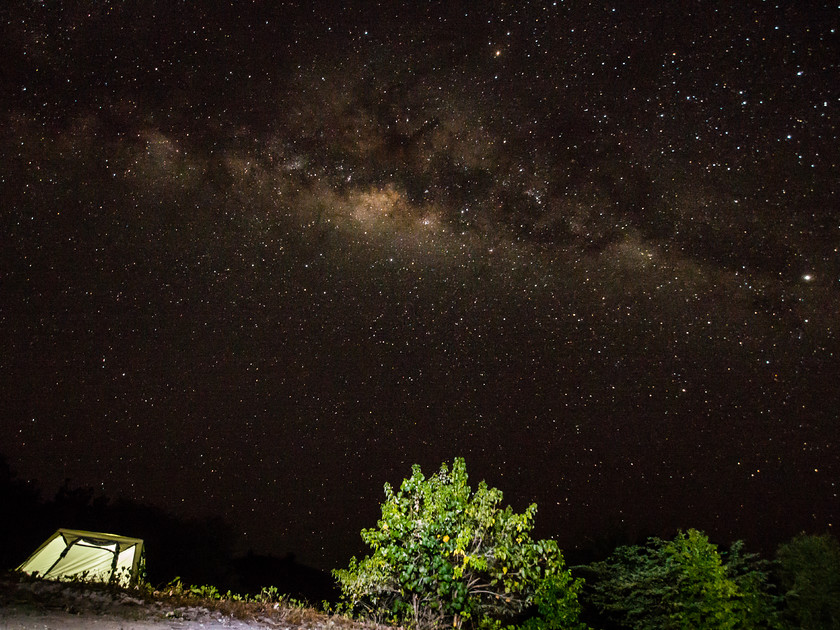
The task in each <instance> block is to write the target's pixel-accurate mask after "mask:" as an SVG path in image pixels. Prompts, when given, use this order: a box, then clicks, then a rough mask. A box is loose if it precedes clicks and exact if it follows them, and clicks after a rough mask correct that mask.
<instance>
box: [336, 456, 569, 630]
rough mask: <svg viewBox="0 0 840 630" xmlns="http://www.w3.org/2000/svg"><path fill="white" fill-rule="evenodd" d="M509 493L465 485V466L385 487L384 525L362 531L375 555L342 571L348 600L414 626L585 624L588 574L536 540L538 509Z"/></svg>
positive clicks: (416, 473)
mask: <svg viewBox="0 0 840 630" xmlns="http://www.w3.org/2000/svg"><path fill="white" fill-rule="evenodd" d="M501 503H502V492H501V491H500V490H498V489H496V488H489V487H488V486H487V484H486V483H484V482H483V481H482V482H481V483H480V484H479V486H478V488H477V489H476V491H475V492H472V490H471V489H470V487H469V486H468V485H467V471H466V464H465V463H464V460H463V459H456V460H455V461H454V462H453V464H452V469H451V470H449V469H448V467H447V466H446V465H445V464H444V465H443V466H441V469H440V471H439V472H438V473H437V474H436V475H434V476H432V477H430V478H429V479H426V478H425V477H424V476H423V473H422V472H421V470H420V467H419V466H416V465H415V466H414V467H413V468H412V475H411V477H410V478H408V479H405V480H404V481H403V483H402V485H401V486H400V489H399V491H397V492H394V490H393V489H392V488H391V486H390V485H388V484H386V485H385V503H384V504H383V505H382V518H381V519H380V520H379V522H378V524H377V527H375V528H372V529H365V530H362V539H363V540H364V541H365V543H366V544H367V545H368V546H370V548H371V550H372V553H371V554H370V555H369V556H367V557H365V558H363V559H362V560H357V559H356V558H353V559H352V560H351V561H350V566H349V567H348V568H347V569H344V570H339V571H335V572H334V574H335V576H336V578H337V579H338V581H339V584H340V585H341V589H342V593H343V598H344V601H345V602H346V603H347V604H348V605H349V606H351V607H352V608H353V609H354V610H357V611H360V612H362V613H363V614H365V615H366V616H368V617H370V618H373V619H375V620H377V621H389V622H393V623H399V624H404V625H408V626H412V627H415V628H423V629H425V628H442V627H455V628H460V627H462V626H470V627H475V628H484V629H488V630H492V629H496V630H499V629H501V628H504V627H512V626H519V627H521V628H525V629H527V630H538V629H543V628H544V629H546V630H552V629H561V628H562V629H567V628H569V629H570V628H584V627H585V626H583V624H581V623H580V622H579V621H578V615H579V605H578V600H577V593H578V591H579V589H580V586H581V582H580V580H575V579H573V578H572V576H571V574H570V572H569V571H568V569H566V568H565V562H564V559H563V555H562V553H561V552H560V549H559V548H558V547H557V543H555V542H554V541H552V540H533V539H532V538H531V535H530V532H531V529H532V527H533V521H534V514H535V513H536V510H537V507H536V505H531V506H530V507H528V509H526V510H525V512H524V513H522V514H515V513H514V512H513V510H512V509H511V508H510V507H509V506H508V507H506V508H502V507H501Z"/></svg>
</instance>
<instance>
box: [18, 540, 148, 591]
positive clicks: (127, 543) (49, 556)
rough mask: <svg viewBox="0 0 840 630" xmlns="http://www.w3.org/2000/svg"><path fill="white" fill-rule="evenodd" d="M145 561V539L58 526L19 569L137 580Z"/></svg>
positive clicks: (47, 575) (49, 575)
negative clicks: (59, 527)
mask: <svg viewBox="0 0 840 630" xmlns="http://www.w3.org/2000/svg"><path fill="white" fill-rule="evenodd" d="M142 563H143V541H142V540H141V539H139V538H126V537H125V536H116V535H114V534H101V533H99V532H85V531H81V530H77V529H59V530H58V531H57V532H56V533H55V534H53V535H52V536H50V537H49V538H48V539H47V540H46V542H45V543H44V544H43V545H41V546H40V547H38V549H36V550H35V553H33V554H32V555H31V556H29V558H28V559H27V560H26V562H24V563H23V564H22V565H20V566H19V567H18V571H21V572H23V573H28V574H31V575H35V574H37V575H38V577H41V578H44V579H47V580H74V579H79V580H84V581H88V582H115V583H117V584H120V585H121V586H128V585H129V584H133V583H135V582H137V578H138V577H139V575H140V570H141V567H142Z"/></svg>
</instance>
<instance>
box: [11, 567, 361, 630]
mask: <svg viewBox="0 0 840 630" xmlns="http://www.w3.org/2000/svg"><path fill="white" fill-rule="evenodd" d="M0 628H3V629H4V630H36V629H37V630H82V629H85V630H86V629H88V628H95V629H96V630H147V629H148V630H161V629H163V628H171V629H178V630H198V629H203V630H213V629H220V628H226V629H231V628H233V629H236V630H245V629H246V628H247V629H263V628H272V629H276V628H283V629H286V630H289V629H292V628H300V629H302V630H303V629H306V630H331V629H334V630H339V629H340V628H343V629H345V630H349V629H350V628H359V629H361V628H363V626H362V625H361V624H356V623H354V622H352V621H350V620H348V619H346V618H344V617H339V616H330V615H326V614H323V613H320V612H317V611H315V610H312V609H308V608H302V607H299V606H288V605H284V604H283V603H277V602H275V603H248V604H245V603H242V602H232V601H224V600H221V601H220V600H202V599H198V598H191V597H185V596H183V595H181V594H173V593H167V592H158V591H155V592H144V591H123V590H116V589H108V588H102V587H98V586H92V585H80V584H62V583H57V582H48V581H40V580H24V579H19V578H18V576H16V575H2V576H0Z"/></svg>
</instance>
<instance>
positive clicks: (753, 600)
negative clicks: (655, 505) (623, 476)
mask: <svg viewBox="0 0 840 630" xmlns="http://www.w3.org/2000/svg"><path fill="white" fill-rule="evenodd" d="M732 550H733V552H734V553H733V552H731V553H730V555H731V560H732V563H728V562H724V560H723V558H722V557H721V554H720V553H719V552H718V550H717V547H716V546H715V545H713V544H712V543H710V542H709V539H708V538H707V537H706V536H705V535H704V534H702V533H701V532H698V531H697V530H693V529H691V530H688V532H680V533H679V534H678V535H677V536H676V537H675V538H674V540H672V541H664V540H661V539H659V538H651V539H649V540H648V543H647V544H646V545H644V546H631V547H619V548H618V549H616V550H615V552H613V554H612V555H611V556H610V557H609V558H607V559H606V560H604V561H602V562H597V563H594V564H592V565H590V566H589V567H584V568H583V571H584V573H585V574H586V575H587V577H588V579H587V583H588V584H587V590H586V592H585V593H584V596H583V599H584V601H585V602H586V603H588V604H589V605H590V606H591V607H593V608H595V609H596V610H598V611H599V613H600V614H601V615H602V616H603V617H604V618H605V620H606V621H609V622H611V623H613V624H617V625H618V626H619V627H626V628H634V629H638V630H661V629H668V630H670V629H689V628H716V629H733V630H734V629H741V628H744V629H747V628H778V627H779V623H778V619H777V609H776V606H775V603H776V601H775V599H774V598H773V597H772V596H771V591H770V586H769V582H768V579H767V573H766V571H765V570H764V566H765V564H764V563H761V562H760V561H758V560H757V557H756V556H754V555H752V554H744V553H743V545H742V544H741V543H736V544H735V545H733V547H732Z"/></svg>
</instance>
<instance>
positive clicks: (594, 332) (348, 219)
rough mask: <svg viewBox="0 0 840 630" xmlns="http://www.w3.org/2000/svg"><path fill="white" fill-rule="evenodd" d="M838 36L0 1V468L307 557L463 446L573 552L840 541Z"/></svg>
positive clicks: (778, 11)
mask: <svg viewBox="0 0 840 630" xmlns="http://www.w3.org/2000/svg"><path fill="white" fill-rule="evenodd" d="M838 25H840V6H838V5H837V3H836V2H832V3H828V2H818V1H811V2H805V1H802V2H792V1H791V2H772V1H769V2H758V1H745V2H737V3H734V2H722V1H721V2H715V1H697V0H687V1H685V2H677V1H665V0H660V1H658V2H633V3H618V2H616V3H613V4H610V3H600V2H583V1H579V2H578V1H573V0H566V1H561V0H558V1H557V2H552V1H546V2H526V1H524V0H523V1H516V2H514V1H511V2H494V3H489V2H481V1H477V2H463V3H462V2H457V1H455V0H448V1H446V2H436V1H430V2H424V1H421V0H417V1H412V2H404V3H396V2H380V3H375V2H361V1H359V0H355V1H353V0H350V1H345V2H327V1H326V0H322V1H314V2H313V1H300V2H279V1H278V2H269V1H257V0H255V1H245V0H242V1H240V2H231V3H230V4H229V5H225V4H224V3H222V2H204V3H202V2H198V3H192V2H182V1H178V0H142V1H140V0H137V1H134V0H128V1H125V2H118V1H109V0H84V1H81V2H71V3H64V2H58V1H55V0H41V1H35V0H7V1H5V2H3V3H2V8H0V28H2V33H1V34H0V58H1V59H2V61H0V119H1V120H0V200H2V213H1V214H0V220H2V225H0V228H2V234H3V237H2V238H3V244H2V248H0V374H2V377H0V400H2V401H3V402H2V412H0V452H2V453H3V454H4V455H5V456H6V457H7V459H8V461H9V463H10V465H11V466H12V468H14V469H15V470H16V471H17V473H18V475H19V476H20V477H22V478H26V479H38V480H39V481H40V482H41V485H42V487H43V488H44V490H45V492H46V493H47V494H48V495H49V493H50V492H54V491H55V490H56V489H57V488H58V486H59V485H60V484H61V483H62V482H63V480H65V479H68V478H69V479H70V480H71V484H72V485H73V486H76V487H84V486H90V487H93V488H95V489H96V491H97V492H99V493H101V494H103V495H105V496H107V497H111V498H116V497H126V498H129V499H132V500H135V501H139V502H144V503H148V504H153V505H156V506H160V507H163V508H165V509H167V510H170V511H172V512H173V513H174V514H176V515H178V516H182V517H204V516H209V515H219V516H222V517H223V518H224V519H226V520H227V521H228V522H230V523H231V524H232V525H233V526H234V527H235V529H236V531H237V532H240V533H241V539H240V540H239V542H238V543H237V544H238V547H239V548H240V549H242V550H245V549H248V548H253V549H255V550H257V551H259V552H265V553H274V554H284V553H286V552H288V551H292V552H295V553H296V554H297V557H298V559H299V560H300V561H302V562H306V563H309V564H312V565H314V566H318V567H321V568H336V567H340V566H346V563H347V561H348V560H349V557H350V555H352V554H358V553H359V552H362V551H364V548H363V546H362V543H361V540H360V538H359V530H360V529H361V528H362V527H368V526H372V525H374V524H375V521H376V518H377V516H378V513H379V506H380V504H381V502H382V500H383V498H384V495H383V493H382V486H383V484H384V483H385V482H386V481H387V482H390V483H392V484H398V483H399V482H400V481H401V480H402V479H403V478H404V477H406V476H408V475H409V474H410V467H411V465H412V464H413V463H419V464H421V465H422V466H423V468H424V471H426V472H427V473H431V472H432V471H434V470H435V469H437V467H438V466H439V465H440V463H441V462H443V461H451V459H452V458H453V457H456V456H463V457H464V458H465V459H466V462H467V469H468V472H469V473H470V476H471V479H472V480H473V481H474V482H475V483H477V482H478V481H479V480H481V479H486V480H487V482H488V483H489V484H490V485H491V486H496V487H498V488H500V489H501V490H502V491H503V492H504V493H505V499H506V501H507V502H509V503H511V504H512V505H513V507H514V508H515V509H517V510H522V509H524V508H525V507H526V506H527V505H528V504H529V503H531V502H536V503H537V504H538V505H539V512H538V515H537V532H536V533H537V535H538V536H540V537H550V538H554V539H556V540H557V541H558V542H559V543H560V545H561V547H563V548H566V549H573V548H581V547H586V546H587V545H592V544H594V542H593V541H598V540H602V539H604V538H605V537H610V536H612V537H616V536H617V537H622V536H624V537H625V538H629V539H633V537H635V536H639V535H648V534H658V535H666V536H670V535H673V533H674V531H675V530H676V528H688V527H695V528H698V529H701V530H704V531H705V532H706V533H707V534H709V535H710V537H711V538H712V539H713V540H715V541H716V542H720V543H728V542H730V541H732V540H735V539H737V538H743V539H745V540H746V542H747V546H748V548H750V549H763V550H767V549H770V550H772V549H773V547H775V545H776V544H777V543H779V542H782V541H785V540H787V539H788V538H789V537H791V536H792V535H793V534H795V533H797V532H799V531H802V530H805V531H808V532H813V533H819V532H824V531H826V530H828V531H834V530H836V529H837V527H838V525H837V523H838V520H837V519H838V518H840V499H838V490H840V488H838V484H840V443H838V435H839V434H840V429H838V422H839V421H840V194H839V193H838V183H840V169H839V168H838V166H840V150H839V149H838V147H840V137H838V136H839V135H840V133H838V122H840V112H838V108H839V107H840V73H839V72H838V66H840V45H838V43H840V42H839V41H838V38H839V37H840V34H838ZM59 526H72V524H65V523H56V524H55V527H59ZM119 533H123V534H126V535H132V532H119Z"/></svg>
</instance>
